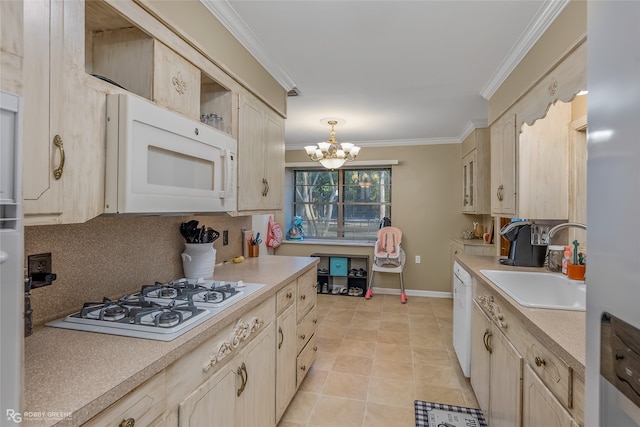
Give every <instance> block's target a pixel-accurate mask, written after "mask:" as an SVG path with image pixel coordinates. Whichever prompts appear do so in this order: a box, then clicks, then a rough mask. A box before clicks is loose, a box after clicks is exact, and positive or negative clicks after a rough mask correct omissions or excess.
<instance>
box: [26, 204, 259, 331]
mask: <svg viewBox="0 0 640 427" xmlns="http://www.w3.org/2000/svg"><path fill="white" fill-rule="evenodd" d="M191 219H197V220H198V221H200V225H206V226H207V227H212V228H213V229H215V230H216V231H218V232H219V233H220V238H219V239H218V240H216V241H215V243H214V245H213V247H214V248H215V249H216V263H221V262H223V261H225V260H230V259H231V258H233V257H234V256H236V255H240V254H241V253H242V235H241V229H242V228H243V227H244V228H247V229H249V228H251V217H250V216H246V217H228V216H196V217H192V216H189V217H179V216H105V217H97V218H94V219H92V220H90V221H88V222H86V223H83V224H69V225H52V226H32V227H25V248H24V249H25V252H24V253H25V265H26V262H27V256H28V255H33V254H39V253H46V252H51V254H52V269H53V273H55V274H56V275H57V280H56V281H54V282H53V285H51V286H46V287H42V288H37V289H34V290H32V291H31V307H32V309H33V323H34V325H39V324H43V323H45V322H48V321H50V320H53V319H56V318H59V317H62V316H64V315H67V314H70V313H72V312H75V311H77V310H79V309H80V308H81V307H82V304H83V303H84V302H87V301H102V298H103V297H108V298H117V297H120V296H121V295H123V294H127V293H133V292H135V291H137V290H138V289H139V288H140V286H141V285H144V284H153V283H154V282H155V281H159V282H166V281H169V280H172V279H175V278H179V277H182V276H183V272H182V259H181V257H180V253H181V252H182V251H183V250H184V239H183V237H182V236H181V235H180V232H179V227H180V224H181V223H182V222H183V221H188V220H191ZM223 230H229V244H228V245H227V246H223V245H222V232H223ZM214 277H215V272H214Z"/></svg>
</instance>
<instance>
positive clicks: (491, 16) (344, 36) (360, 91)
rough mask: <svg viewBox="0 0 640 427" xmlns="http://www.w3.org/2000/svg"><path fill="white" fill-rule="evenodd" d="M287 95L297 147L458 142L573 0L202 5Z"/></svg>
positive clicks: (482, 120) (289, 136) (482, 118)
mask: <svg viewBox="0 0 640 427" xmlns="http://www.w3.org/2000/svg"><path fill="white" fill-rule="evenodd" d="M201 1H203V3H204V4H205V5H206V6H207V7H208V8H209V10H211V12H212V13H213V14H214V15H215V16H216V17H217V18H218V19H219V20H220V21H222V23H223V24H224V25H225V26H226V27H227V28H228V29H229V30H230V31H231V32H232V33H233V34H234V35H235V36H236V37H237V38H238V39H239V40H240V41H241V42H242V43H243V44H244V45H245V47H247V49H248V50H249V51H250V52H251V53H252V54H253V55H254V56H255V57H256V58H257V59H258V60H259V61H260V62H261V63H262V64H263V65H264V66H265V68H267V70H269V71H270V72H271V74H272V75H273V76H274V77H275V78H276V79H277V80H278V81H279V82H280V83H281V84H282V85H283V86H284V87H285V88H286V89H287V90H289V89H291V88H293V87H296V88H298V90H299V91H300V93H301V95H300V96H298V97H289V98H288V106H287V121H286V131H285V139H286V145H287V148H297V147H302V146H304V145H308V144H312V143H316V142H318V141H323V140H324V141H326V140H327V138H328V134H329V127H328V126H327V125H326V124H321V123H320V119H322V118H325V117H339V118H342V119H344V120H345V121H346V123H344V124H343V125H340V126H337V127H336V139H337V140H338V142H347V141H349V142H355V143H357V144H358V145H361V146H364V147H366V146H372V145H376V144H384V145H392V144H396V145H406V144H424V143H447V142H459V141H461V139H463V138H464V137H466V136H467V135H468V133H469V132H471V130H472V129H473V127H483V126H486V124H487V99H488V98H490V96H491V95H492V94H493V92H494V91H495V90H496V89H497V88H498V87H499V85H500V84H501V83H502V81H503V80H504V78H505V77H506V76H507V75H508V74H509V72H510V71H511V70H512V69H513V67H515V66H516V65H517V63H518V62H519V60H520V59H521V58H522V57H523V56H524V54H526V52H527V51H528V50H529V48H530V47H531V46H532V45H533V43H535V41H536V40H537V39H538V37H539V36H540V35H541V34H542V33H543V32H544V30H545V29H546V28H547V27H548V25H549V24H550V23H551V22H552V21H553V19H555V17H556V16H557V14H558V13H559V12H560V11H561V10H562V8H563V7H564V6H565V5H566V2H567V0H551V1H541V0H499V1H486V0H467V1H458V0H414V1H401V0H392V1H383V0H377V1H368V0H350V1H332V0H307V1H304V0H297V1H296V0H293V1H292V0H289V1H273V0H223V1H220V0H201Z"/></svg>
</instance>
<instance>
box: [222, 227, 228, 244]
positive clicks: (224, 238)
mask: <svg viewBox="0 0 640 427" xmlns="http://www.w3.org/2000/svg"><path fill="white" fill-rule="evenodd" d="M228 244H229V230H224V231H223V232H222V246H227V245H228Z"/></svg>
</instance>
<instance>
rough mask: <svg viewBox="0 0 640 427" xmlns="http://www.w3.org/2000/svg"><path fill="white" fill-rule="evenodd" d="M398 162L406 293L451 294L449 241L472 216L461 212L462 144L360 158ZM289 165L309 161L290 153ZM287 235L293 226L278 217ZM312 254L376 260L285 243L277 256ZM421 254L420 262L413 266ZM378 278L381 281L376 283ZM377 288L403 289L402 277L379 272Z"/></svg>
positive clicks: (368, 152)
mask: <svg viewBox="0 0 640 427" xmlns="http://www.w3.org/2000/svg"><path fill="white" fill-rule="evenodd" d="M390 159H391V160H398V162H399V163H398V165H396V166H393V170H392V178H391V179H392V181H391V182H392V184H391V203H392V206H391V212H392V213H391V222H392V225H394V226H396V227H399V228H400V229H402V231H403V239H402V247H403V249H404V251H405V253H406V254H407V264H406V266H405V270H404V281H405V287H406V288H407V289H415V290H422V291H437V292H450V291H451V283H450V277H451V274H450V269H451V265H450V264H451V260H450V242H451V238H453V237H459V234H460V231H462V230H464V229H470V228H471V223H472V222H473V221H478V217H477V216H474V215H464V214H462V213H461V206H462V203H461V190H460V188H461V186H462V182H461V179H462V172H461V162H460V144H442V145H419V146H399V147H389V148H377V147H376V148H374V147H365V148H363V149H362V151H361V152H360V155H359V156H358V160H390ZM286 161H287V162H303V161H309V159H308V157H307V156H306V154H305V152H304V150H288V151H287V152H286ZM277 219H278V221H279V222H280V225H281V226H282V227H283V230H284V231H285V232H286V231H287V230H288V229H289V227H290V225H289V224H288V223H287V222H285V221H284V218H282V217H281V216H280V217H277ZM314 252H320V253H337V254H349V253H352V254H364V255H367V254H368V255H370V256H371V257H372V258H373V245H371V246H335V245H311V244H307V243H302V244H296V243H291V244H286V243H285V244H283V245H281V246H280V247H279V248H278V249H277V250H276V254H277V255H305V256H306V255H310V254H312V253H314ZM416 255H420V257H421V259H422V262H421V263H420V264H416V263H415V261H414V260H415V256H416ZM378 277H380V280H378ZM375 286H376V287H377V286H381V287H389V288H396V289H398V288H399V280H398V276H397V275H395V274H380V275H379V276H376V279H375Z"/></svg>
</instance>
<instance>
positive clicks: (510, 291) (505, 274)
mask: <svg viewBox="0 0 640 427" xmlns="http://www.w3.org/2000/svg"><path fill="white" fill-rule="evenodd" d="M480 273H482V274H483V275H484V276H485V277H486V278H487V279H489V280H491V281H492V282H493V283H495V284H496V285H497V286H498V287H499V288H500V289H502V290H503V291H504V292H505V293H506V294H507V295H509V296H510V297H511V298H513V299H514V300H515V301H516V302H517V303H518V304H520V305H522V306H524V307H533V308H550V309H555V310H575V311H585V306H586V286H585V284H584V282H579V281H576V280H570V279H569V278H567V277H566V276H564V275H562V274H559V273H537V272H536V273H534V272H529V271H508V270H480Z"/></svg>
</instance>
